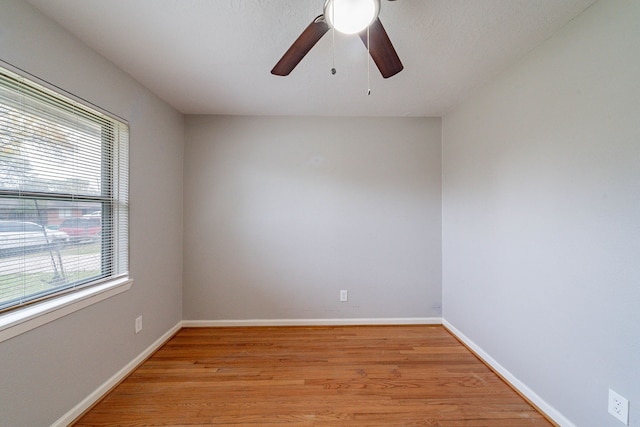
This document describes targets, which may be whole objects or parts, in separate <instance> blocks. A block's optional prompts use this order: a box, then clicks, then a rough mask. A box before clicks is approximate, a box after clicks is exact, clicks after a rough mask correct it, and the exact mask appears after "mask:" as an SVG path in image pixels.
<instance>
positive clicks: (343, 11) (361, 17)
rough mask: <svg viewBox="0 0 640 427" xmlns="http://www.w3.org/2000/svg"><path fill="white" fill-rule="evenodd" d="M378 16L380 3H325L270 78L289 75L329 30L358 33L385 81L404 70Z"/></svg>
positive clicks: (361, 0)
mask: <svg viewBox="0 0 640 427" xmlns="http://www.w3.org/2000/svg"><path fill="white" fill-rule="evenodd" d="M389 1H393V0H389ZM379 13H380V0H325V3H324V9H323V14H322V15H320V16H318V17H317V18H316V19H314V20H313V22H311V24H309V26H308V27H307V28H305V30H304V31H303V32H302V34H300V36H299V37H298V38H297V39H296V40H295V41H294V42H293V44H292V45H291V47H290V48H289V49H288V50H287V51H286V52H285V54H284V55H283V56H282V58H281V59H280V61H278V63H277V64H276V65H275V67H273V69H272V70H271V74H275V75H276V76H287V75H289V73H291V71H293V69H294V68H295V67H296V66H297V65H298V64H299V63H300V61H302V58H304V57H305V55H306V54H307V53H309V51H310V50H311V48H312V47H313V46H315V45H316V43H318V41H319V40H320V39H321V38H322V36H324V34H325V33H326V32H327V31H329V29H330V28H333V29H334V30H336V31H340V32H342V33H345V34H356V33H357V34H358V35H359V36H360V38H361V39H362V42H363V43H364V45H365V47H367V48H368V50H369V54H370V55H371V58H372V59H373V62H375V64H376V66H377V67H378V69H379V70H380V73H381V74H382V77H384V78H385V79H387V78H389V77H391V76H394V75H396V74H398V73H399V72H400V71H402V69H403V68H404V67H403V65H402V62H401V61H400V58H399V57H398V54H397V53H396V50H395V48H394V47H393V44H392V43H391V40H390V39H389V36H388V35H387V32H386V31H385V29H384V27H383V26H382V22H380V18H379V17H378V14H379ZM367 29H368V31H367ZM332 72H335V70H332Z"/></svg>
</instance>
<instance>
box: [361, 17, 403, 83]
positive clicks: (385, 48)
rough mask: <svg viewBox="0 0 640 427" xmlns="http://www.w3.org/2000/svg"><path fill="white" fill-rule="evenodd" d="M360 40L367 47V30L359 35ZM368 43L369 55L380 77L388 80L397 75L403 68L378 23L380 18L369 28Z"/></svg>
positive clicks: (385, 33)
mask: <svg viewBox="0 0 640 427" xmlns="http://www.w3.org/2000/svg"><path fill="white" fill-rule="evenodd" d="M360 38H361V39H362V41H363V42H364V45H365V46H367V30H364V31H362V32H361V33H360ZM369 41H370V44H371V46H370V47H369V53H370V54H371V58H373V62H375V63H376V66H377V67H378V69H379V70H380V73H381V74H382V77H384V78H385V79H388V78H389V77H391V76H395V75H396V74H398V73H399V72H400V71H402V69H403V68H404V66H403V65H402V62H401V61H400V57H399V56H398V54H397V52H396V49H395V48H394V47H393V44H392V43H391V40H390V39H389V36H388V35H387V32H386V31H385V29H384V27H383V26H382V22H380V18H377V19H376V20H375V21H373V23H372V24H371V25H370V26H369Z"/></svg>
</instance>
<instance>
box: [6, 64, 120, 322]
mask: <svg viewBox="0 0 640 427" xmlns="http://www.w3.org/2000/svg"><path fill="white" fill-rule="evenodd" d="M128 135H129V129H128V126H127V124H126V123H123V122H121V121H119V120H115V119H114V118H112V117H110V116H108V115H106V114H103V113H102V112H99V111H96V110H94V109H91V108H88V107H87V106H85V105H83V104H81V103H79V102H77V101H74V100H72V99H70V98H68V97H65V96H62V95H60V94H57V93H55V92H53V91H52V90H50V89H48V88H45V87H43V86H41V85H38V84H36V83H34V82H31V81H28V80H27V79H25V78H23V77H20V76H18V75H16V74H14V73H12V72H9V71H8V70H4V69H2V68H0V311H6V310H10V309H14V308H17V307H20V306H23V305H25V304H27V303H30V302H34V301H39V300H41V299H43V298H50V297H55V296H56V295H58V294H60V293H66V292H72V291H73V290H77V289H80V288H83V287H86V286H91V285H94V284H98V283H102V282H104V281H105V280H109V279H113V278H116V277H120V276H124V275H126V274H127V272H128V142H129V137H128Z"/></svg>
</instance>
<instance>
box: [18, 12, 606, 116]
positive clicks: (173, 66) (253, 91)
mask: <svg viewBox="0 0 640 427" xmlns="http://www.w3.org/2000/svg"><path fill="white" fill-rule="evenodd" d="M28 1H29V2H30V3H31V4H33V5H34V6H36V7H37V8H38V9H40V10H41V11H42V12H44V13H45V14H46V15H48V16H50V17H51V18H53V19H54V20H56V21H57V22H59V23H60V24H61V25H62V26H64V27H65V28H67V29H68V30H69V31H70V32H71V33H73V34H74V35H75V36H77V37H78V38H79V39H81V40H82V41H83V42H84V43H86V44H87V45H88V46H90V47H91V48H93V49H94V50H96V51H97V52H99V53H101V54H102V55H104V56H105V57H106V58H108V59H109V60H111V61H112V62H114V63H115V64H116V65H117V66H118V67H120V68H121V69H123V70H125V71H126V72H128V73H129V74H130V75H132V76H133V77H134V78H136V79H137V80H138V81H140V82H141V83H142V84H144V85H145V86H146V87H148V88H149V89H151V90H152V91H153V92H155V93H156V94H157V95H158V96H160V97H161V98H163V99H164V100H165V101H167V102H168V103H170V104H171V105H173V106H174V107H175V108H176V109H178V110H179V111H181V112H183V113H186V114H234V115H315V116H441V115H443V114H444V113H446V112H448V111H450V110H451V109H452V108H454V107H455V106H456V105H457V104H458V103H460V102H461V101H462V100H463V99H464V98H465V97H466V96H468V95H469V93H470V92H471V91H473V90H474V89H475V88H476V87H478V86H479V85H481V84H483V83H485V82H487V81H488V80H489V79H490V78H492V77H493V76H494V75H496V74H497V73H499V72H500V71H502V70H503V69H505V68H506V67H507V66H509V65H510V64H513V63H515V62H516V61H518V59H519V58H521V57H522V56H523V55H524V54H526V53H527V52H528V51H530V50H531V49H533V48H534V47H535V46H537V45H538V44H540V43H541V42H542V41H543V40H545V39H546V38H548V37H550V36H551V35H552V34H553V33H554V32H555V31H557V30H558V29H559V28H561V27H562V26H563V25H565V24H566V23H567V22H568V21H569V20H571V19H572V18H573V17H575V16H576V15H578V14H579V13H580V12H581V11H583V10H584V9H586V8H587V7H588V6H589V5H590V4H592V3H593V1H594V0H398V1H395V2H389V1H385V0H383V1H382V9H381V13H380V19H381V21H382V23H383V24H384V26H385V28H386V30H387V33H388V34H389V37H390V38H391V40H392V42H393V44H394V45H395V48H396V50H397V52H398V54H399V56H400V58H401V60H402V62H403V63H404V67H405V69H404V70H403V71H402V72H401V73H400V74H398V75H396V76H394V77H391V78H390V79H386V80H385V79H383V78H382V77H381V76H380V74H379V72H378V70H377V68H375V65H374V64H372V63H371V73H370V85H371V91H372V92H371V95H369V96H367V87H368V84H367V66H368V61H367V58H368V57H367V52H366V49H365V47H364V45H363V43H362V41H361V40H360V39H359V38H358V37H357V36H343V35H340V34H336V37H335V43H334V42H333V38H332V36H331V34H332V33H331V32H329V33H327V34H326V35H325V36H324V37H323V38H322V39H321V40H320V42H319V43H318V44H317V45H316V46H315V47H314V48H313V49H312V50H311V52H310V53H309V54H308V55H307V56H306V57H305V58H304V59H303V60H302V62H301V63H300V64H299V65H298V67H297V68H296V69H295V70H294V71H293V72H292V73H291V75H289V76H288V77H277V76H273V75H271V74H270V70H271V68H272V67H273V66H274V65H275V63H276V62H277V61H278V60H279V59H280V57H281V56H282V54H283V53H284V52H285V51H286V50H287V48H288V47H289V46H290V45H291V43H292V42H293V41H294V40H295V39H296V38H297V37H298V35H299V34H300V33H301V32H302V30H303V29H304V28H305V27H306V26H307V25H308V24H309V23H310V22H311V21H312V20H313V19H314V18H315V17H316V16H317V15H320V14H321V13H322V6H323V0H28ZM334 45H335V48H334V49H332V46H334ZM334 58H335V59H334ZM334 61H335V68H336V69H337V74H336V75H332V74H331V72H330V70H331V68H332V66H333V65H332V64H333V63H334Z"/></svg>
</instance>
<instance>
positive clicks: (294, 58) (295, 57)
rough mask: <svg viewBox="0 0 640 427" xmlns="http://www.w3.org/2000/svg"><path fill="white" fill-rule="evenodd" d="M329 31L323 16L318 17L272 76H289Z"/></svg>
mask: <svg viewBox="0 0 640 427" xmlns="http://www.w3.org/2000/svg"><path fill="white" fill-rule="evenodd" d="M327 31H329V25H328V24H327V23H326V22H325V21H324V17H323V16H322V15H320V16H318V17H317V18H316V19H314V20H313V22H312V23H311V24H309V26H308V27H307V28H305V30H304V31H303V32H302V34H300V36H299V37H298V38H297V39H296V41H294V42H293V44H292V45H291V47H290V48H289V50H287V51H286V52H285V53H284V55H283V56H282V58H280V61H278V63H277V64H276V66H275V67H273V70H271V74H275V75H276V76H288V75H289V73H291V71H293V69H294V68H296V65H298V64H299V63H300V61H302V58H304V57H305V55H306V54H307V53H309V51H310V50H311V48H312V47H313V46H315V45H316V43H318V40H320V39H321V38H322V36H324V34H325V33H326V32H327Z"/></svg>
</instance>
